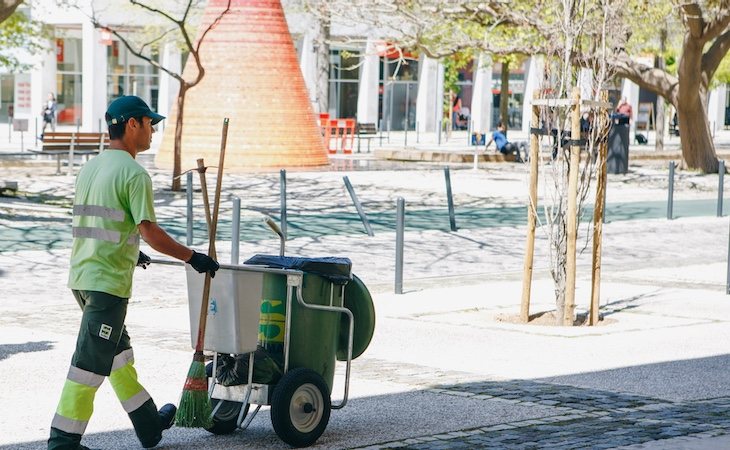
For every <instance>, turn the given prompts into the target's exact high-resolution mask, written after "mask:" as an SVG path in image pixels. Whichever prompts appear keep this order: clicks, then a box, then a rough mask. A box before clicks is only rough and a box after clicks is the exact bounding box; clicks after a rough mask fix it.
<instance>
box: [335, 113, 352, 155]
mask: <svg viewBox="0 0 730 450" xmlns="http://www.w3.org/2000/svg"><path fill="white" fill-rule="evenodd" d="M338 122H339V123H338V124H337V125H338V128H340V129H341V130H342V145H341V148H342V153H347V154H352V146H353V144H354V143H355V119H340V120H339V121H338Z"/></svg>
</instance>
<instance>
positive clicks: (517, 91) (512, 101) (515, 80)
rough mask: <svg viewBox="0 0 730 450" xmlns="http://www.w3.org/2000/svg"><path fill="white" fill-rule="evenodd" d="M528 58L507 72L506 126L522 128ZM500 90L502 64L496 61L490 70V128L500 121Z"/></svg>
mask: <svg viewBox="0 0 730 450" xmlns="http://www.w3.org/2000/svg"><path fill="white" fill-rule="evenodd" d="M528 64H529V60H528V61H525V62H523V63H522V64H521V65H520V66H519V67H515V68H511V69H510V73H509V91H508V92H509V98H508V99H507V128H508V129H521V128H522V110H523V103H524V100H525V73H526V72H527V65H528ZM501 92H502V64H501V63H497V64H494V66H493V71H492V94H493V95H494V97H493V103H492V128H496V126H497V124H498V123H499V122H500V120H501V118H500V116H499V115H500V112H499V103H500V98H501Z"/></svg>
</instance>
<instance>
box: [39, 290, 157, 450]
mask: <svg viewBox="0 0 730 450" xmlns="http://www.w3.org/2000/svg"><path fill="white" fill-rule="evenodd" d="M73 294H74V297H76V301H77V302H78V304H79V306H80V307H81V310H82V311H83V315H82V317H81V327H80V329H79V334H78V338H77V340H76V351H75V352H74V355H73V358H72V359H71V367H70V369H69V372H68V376H67V378H66V383H65V384H64V386H63V391H62V393H61V400H60V401H59V404H58V409H57V410H56V414H55V416H54V418H53V422H52V423H51V436H50V438H49V439H48V449H49V450H77V449H78V448H82V447H80V442H81V436H82V435H83V434H84V431H85V430H86V425H87V424H88V422H89V419H90V418H91V414H92V412H93V409H94V396H95V395H96V391H97V390H98V389H99V386H101V384H102V382H103V381H104V379H105V378H107V377H108V378H109V382H110V383H111V384H112V388H113V389H114V392H115V393H116V394H117V398H118V399H119V401H120V402H121V404H122V407H123V408H124V410H125V411H126V412H127V414H128V415H129V418H130V419H131V421H132V425H133V426H134V430H135V432H136V433H137V437H138V438H139V440H140V442H141V443H142V445H143V446H144V447H152V446H154V445H156V444H157V443H158V442H159V441H160V438H161V436H162V424H161V422H160V418H159V414H158V412H157V407H156V406H155V403H154V401H153V400H152V398H151V397H150V395H149V394H148V393H147V391H146V390H145V389H144V388H143V387H142V385H141V384H139V382H138V381H137V372H136V370H135V369H134V354H133V353H132V346H131V344H130V341H129V335H128V334H127V329H126V327H125V326H124V319H125V317H126V315H127V302H128V299H126V298H120V297H116V296H114V295H111V294H107V293H104V292H97V291H76V290H74V291H73Z"/></svg>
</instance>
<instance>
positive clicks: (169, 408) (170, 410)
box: [159, 403, 177, 431]
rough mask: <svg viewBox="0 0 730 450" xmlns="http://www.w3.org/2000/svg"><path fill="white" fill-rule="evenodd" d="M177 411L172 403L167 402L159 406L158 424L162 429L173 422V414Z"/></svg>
mask: <svg viewBox="0 0 730 450" xmlns="http://www.w3.org/2000/svg"><path fill="white" fill-rule="evenodd" d="M176 413H177V407H176V406H175V405H173V404H172V403H168V404H166V405H165V406H163V407H162V408H160V411H159V414H160V426H161V427H162V431H164V430H168V429H170V427H172V425H173V424H174V423H175V414H176Z"/></svg>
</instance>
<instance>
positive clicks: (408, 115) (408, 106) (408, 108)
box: [403, 84, 411, 148]
mask: <svg viewBox="0 0 730 450" xmlns="http://www.w3.org/2000/svg"><path fill="white" fill-rule="evenodd" d="M410 92H411V89H410V86H409V85H408V84H406V120H405V124H406V125H405V127H404V128H405V135H404V136H405V138H404V140H403V148H405V147H407V146H408V125H410V123H409V122H410V120H409V119H410V106H411V105H410V103H411V102H410V100H409V98H408V97H409V96H410Z"/></svg>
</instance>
